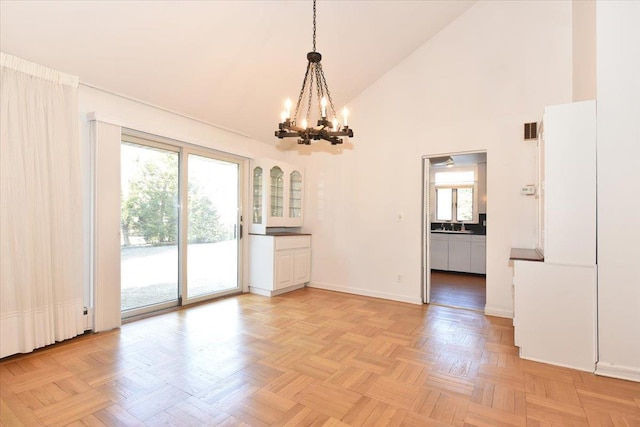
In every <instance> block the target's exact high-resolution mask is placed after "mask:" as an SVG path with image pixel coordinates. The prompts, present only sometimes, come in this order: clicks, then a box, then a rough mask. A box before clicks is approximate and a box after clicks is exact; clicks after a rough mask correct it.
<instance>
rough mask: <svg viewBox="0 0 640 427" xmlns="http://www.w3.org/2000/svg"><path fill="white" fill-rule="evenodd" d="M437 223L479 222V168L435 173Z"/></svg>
mask: <svg viewBox="0 0 640 427" xmlns="http://www.w3.org/2000/svg"><path fill="white" fill-rule="evenodd" d="M434 186H435V193H436V194H435V196H436V197H435V201H436V203H435V221H436V222H438V221H441V222H469V223H473V222H478V192H477V188H478V183H477V168H476V167H475V166H474V167H463V168H456V169H452V170H446V171H442V172H440V171H436V172H435V173H434Z"/></svg>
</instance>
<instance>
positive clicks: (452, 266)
mask: <svg viewBox="0 0 640 427" xmlns="http://www.w3.org/2000/svg"><path fill="white" fill-rule="evenodd" d="M449 271H459V272H463V273H468V272H470V271H471V236H469V235H468V234H467V235H450V236H449Z"/></svg>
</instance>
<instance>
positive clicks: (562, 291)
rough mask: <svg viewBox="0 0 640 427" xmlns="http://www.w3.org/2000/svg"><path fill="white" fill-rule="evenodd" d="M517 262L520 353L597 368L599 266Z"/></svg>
mask: <svg viewBox="0 0 640 427" xmlns="http://www.w3.org/2000/svg"><path fill="white" fill-rule="evenodd" d="M513 265H514V267H513V272H514V276H513V284H514V291H515V295H514V303H515V306H514V312H515V317H514V320H513V324H514V331H515V332H514V339H515V342H516V345H517V346H518V347H520V357H522V358H523V359H529V360H535V361H538V362H544V363H551V364H554V365H560V366H567V367H569V368H574V369H580V370H583V371H588V372H593V371H594V370H595V366H596V359H597V352H596V330H597V322H596V317H597V316H596V310H597V308H596V301H597V298H596V276H597V268H596V266H595V265H593V266H572V265H560V264H550V263H548V262H546V261H545V262H530V261H514V262H513Z"/></svg>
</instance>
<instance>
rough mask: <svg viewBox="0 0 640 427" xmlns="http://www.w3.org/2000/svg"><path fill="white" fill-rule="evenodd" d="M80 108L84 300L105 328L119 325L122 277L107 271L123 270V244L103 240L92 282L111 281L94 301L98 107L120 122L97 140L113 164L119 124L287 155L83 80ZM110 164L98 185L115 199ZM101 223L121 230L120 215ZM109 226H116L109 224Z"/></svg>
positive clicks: (247, 151) (253, 152)
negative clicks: (93, 125)
mask: <svg viewBox="0 0 640 427" xmlns="http://www.w3.org/2000/svg"><path fill="white" fill-rule="evenodd" d="M81 78H82V77H81ZM78 110H79V121H80V140H81V144H82V147H83V177H84V178H83V199H84V230H85V233H84V235H85V237H84V240H85V241H84V265H85V266H86V268H85V277H84V284H85V304H86V305H87V306H94V304H95V311H94V313H95V316H96V327H97V328H98V330H106V329H110V328H113V327H117V326H118V325H119V319H120V314H119V303H118V301H119V298H120V296H119V295H120V286H119V283H113V282H114V280H113V277H109V272H114V271H119V261H120V257H119V250H120V248H119V238H116V239H111V240H110V242H111V243H99V244H100V245H101V247H100V248H99V249H100V250H99V251H98V259H99V262H102V265H101V266H98V268H96V270H95V271H96V272H97V274H101V275H102V276H103V277H97V278H96V279H95V281H94V283H106V284H109V285H108V286H109V288H108V289H101V290H100V292H98V293H97V294H96V295H95V296H96V298H95V299H96V300H95V301H93V299H94V297H93V292H94V289H93V288H92V278H91V276H90V272H91V271H90V268H89V266H90V265H91V225H90V220H91V215H92V213H91V169H90V166H91V158H90V144H91V138H90V128H89V122H88V120H87V114H88V113H91V112H96V113H97V114H98V115H99V117H101V118H102V120H105V119H106V121H107V122H108V123H115V124H116V125H117V126H115V127H116V131H112V132H110V133H108V134H106V135H108V136H107V137H106V138H102V139H101V141H99V143H100V144H106V146H104V145H103V146H101V147H100V150H101V152H102V158H105V159H106V158H110V159H111V162H112V163H114V164H115V165H118V162H119V153H120V131H119V129H120V126H122V127H128V128H131V129H134V130H138V131H143V132H147V133H152V134H154V135H158V136H161V137H165V138H171V139H175V140H178V141H181V142H186V143H190V144H194V145H198V146H202V147H206V148H211V149H214V150H218V151H221V152H225V153H231V154H236V155H239V156H242V157H245V158H247V159H249V158H255V157H267V158H274V159H281V158H282V157H284V156H283V154H282V153H281V152H280V151H278V150H277V149H276V148H275V147H274V146H272V145H268V144H264V143H262V142H258V141H255V140H252V139H250V138H247V137H244V136H242V135H238V134H235V133H232V132H229V131H226V130H223V129H220V128H217V127H215V126H211V125H209V124H206V123H203V122H199V121H197V120H193V119H189V118H186V117H184V116H180V115H177V114H173V113H170V112H168V111H164V110H161V109H159V108H155V107H152V106H149V105H145V104H143V103H140V102H136V101H133V100H130V99H126V98H123V97H120V96H117V95H114V94H110V93H107V92H104V91H101V90H98V89H94V88H91V87H88V86H84V85H80V88H79V90H78ZM112 127H114V126H112ZM105 153H106V155H105ZM97 161H98V162H99V161H100V159H97ZM111 169H112V171H111V173H110V172H109V171H104V168H103V169H102V170H103V172H102V173H101V178H102V179H103V180H106V181H107V182H104V181H103V182H102V183H100V186H99V187H98V188H99V189H100V191H101V192H102V193H103V196H104V197H107V198H109V197H110V200H114V197H115V200H117V199H118V197H119V196H118V195H119V192H120V175H119V168H117V167H116V168H111ZM248 169H249V168H248V167H247V168H246V170H245V178H246V177H248ZM245 183H248V180H245ZM247 185H248V184H247ZM243 204H244V206H248V194H245V197H244V198H243ZM247 209H248V208H245V212H248V210H247ZM103 213H104V212H103ZM116 215H117V213H116ZM103 216H104V215H103ZM245 217H246V215H245ZM102 225H103V226H102V227H101V226H98V227H97V229H99V230H101V234H102V236H105V235H106V236H117V235H118V233H119V231H120V230H119V224H118V221H112V220H111V221H107V223H105V224H102ZM105 227H106V229H105ZM110 228H111V229H112V230H110ZM245 230H248V228H246V227H245ZM102 242H106V240H105V239H102ZM113 242H115V243H113ZM247 253H248V251H247V240H246V239H245V240H244V244H243V259H244V266H243V267H244V268H243V272H244V274H243V287H244V288H245V289H247V287H248V257H247V256H246V255H247ZM109 264H112V265H109ZM101 272H102V273H101ZM111 275H113V274H111ZM116 310H117V312H116Z"/></svg>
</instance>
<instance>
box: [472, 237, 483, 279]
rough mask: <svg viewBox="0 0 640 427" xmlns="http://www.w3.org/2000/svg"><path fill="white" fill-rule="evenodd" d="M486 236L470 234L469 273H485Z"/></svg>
mask: <svg viewBox="0 0 640 427" xmlns="http://www.w3.org/2000/svg"><path fill="white" fill-rule="evenodd" d="M486 260H487V236H471V273H476V274H486V273H487V261H486Z"/></svg>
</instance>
